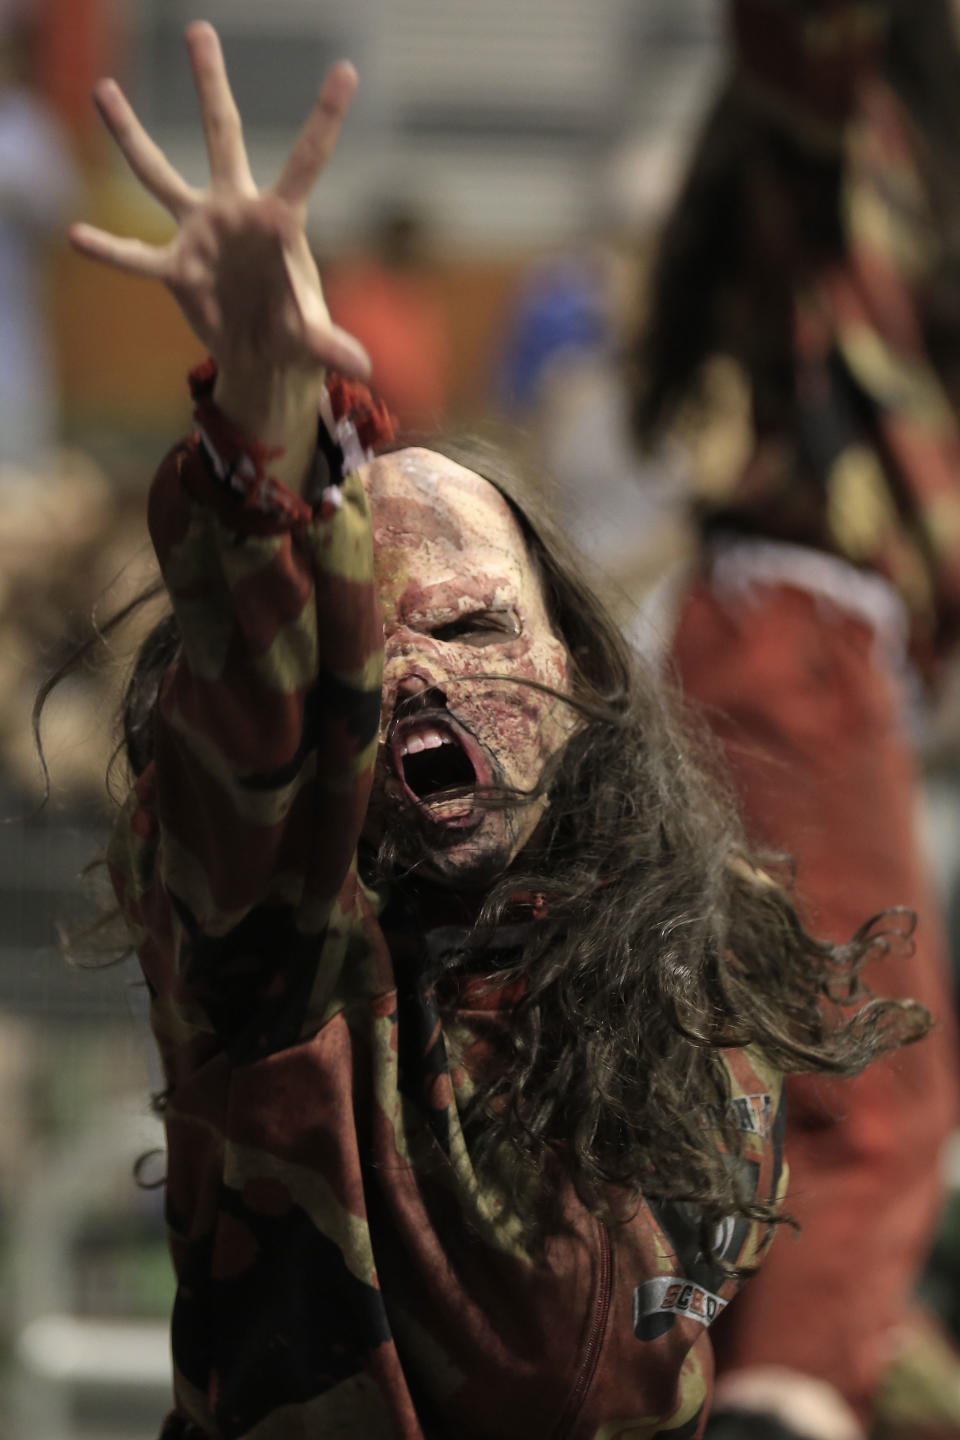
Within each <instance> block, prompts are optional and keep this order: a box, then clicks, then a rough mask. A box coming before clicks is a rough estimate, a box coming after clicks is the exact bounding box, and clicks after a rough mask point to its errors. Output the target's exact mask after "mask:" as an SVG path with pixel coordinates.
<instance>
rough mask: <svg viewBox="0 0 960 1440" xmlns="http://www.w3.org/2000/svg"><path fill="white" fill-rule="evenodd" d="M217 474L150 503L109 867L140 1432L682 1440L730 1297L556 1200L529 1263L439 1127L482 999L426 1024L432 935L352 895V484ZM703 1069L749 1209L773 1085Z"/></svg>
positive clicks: (671, 1218) (357, 569)
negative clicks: (158, 1176)
mask: <svg viewBox="0 0 960 1440" xmlns="http://www.w3.org/2000/svg"><path fill="white" fill-rule="evenodd" d="M207 440H209V435H207ZM223 444H224V440H223V434H222V426H221V432H220V434H219V435H218V445H219V446H220V450H221V453H220V460H219V463H218V464H216V465H214V464H213V463H212V462H211V458H210V452H209V449H208V448H207V445H206V444H205V441H204V439H203V438H201V436H198V435H195V436H193V437H192V438H191V439H189V440H188V441H186V442H185V443H184V444H182V445H181V446H179V447H178V448H177V449H176V450H175V451H174V452H173V453H172V454H171V455H170V456H169V457H168V458H167V460H166V461H165V462H164V464H163V465H162V467H161V469H160V471H159V474H158V476H157V478H156V481H155V483H154V487H153V491H152V495H151V500H150V513H149V518H150V528H151V534H152V537H153V541H154V544H155V547H156V550H157V554H158V557H159V560H160V564H161V567H162V570H163V574H164V577H165V579H166V583H167V586H168V588H169V592H170V596H171V600H172V602H173V605H174V608H175V610H176V613H177V616H178V618H179V621H180V624H181V626H182V629H183V637H184V649H183V656H182V659H181V660H180V661H179V662H178V663H177V664H176V665H175V666H173V667H172V668H171V670H170V671H169V672H168V674H167V676H166V677H165V681H164V684H163V687H162V690H161V695H160V700H159V707H158V714H157V717H156V755H155V761H154V763H152V764H151V766H150V768H149V769H148V770H147V771H146V772H145V773H144V775H143V776H142V777H141V779H140V780H139V782H138V784H137V785H136V788H135V790H134V792H133V793H132V794H131V795H130V797H129V801H128V803H127V805H126V808H125V810H124V812H123V815H122V818H121V820H120V822H119V824H118V826H117V828H116V833H115V835H114V837H113V841H112V846H111V851H110V863H111V867H112V874H113V878H114V882H115V885H116V889H117V893H118V896H119V898H120V902H121V905H122V907H123V910H124V912H125V914H126V916H127V918H128V921H129V924H130V926H131V929H132V931H133V933H134V936H135V938H136V943H137V946H138V950H139V954H140V959H141V963H142V967H143V971H144V974H145V976H146V979H147V982H148V984H149V987H150V994H151V998H152V1011H153V1027H154V1032H155V1035H156V1039H157V1043H158V1045H159V1047H160V1051H161V1054H162V1058H163V1063H164V1067H165V1071H166V1076H167V1079H168V1085H169V1089H168V1095H167V1099H166V1106H165V1118H166V1127H167V1136H168V1149H169V1172H168V1182H167V1192H166V1215H167V1222H168V1226H169V1234H170V1245H171V1250H172V1254H173V1259H174V1263H175V1267H176V1272H177V1277H178V1282H179V1283H178V1292H177V1298H176V1304H175V1309H174V1314H173V1359H174V1368H175V1375H174V1384H175V1410H174V1412H173V1414H172V1415H171V1416H170V1417H169V1419H168V1421H167V1424H166V1428H165V1429H164V1432H163V1434H164V1436H165V1437H166V1440H196V1437H200V1436H209V1437H213V1436H216V1437H220V1440H240V1437H245V1440H281V1437H282V1440H291V1437H293V1436H303V1437H344V1440H345V1437H351V1440H357V1437H363V1440H380V1437H383V1440H387V1437H391V1440H441V1437H450V1440H452V1437H454V1436H456V1437H457V1440H472V1437H475V1440H490V1437H493V1436H497V1437H502V1440H530V1437H533V1436H537V1437H556V1440H626V1437H634V1440H640V1437H652V1436H654V1435H659V1434H662V1435H669V1436H672V1437H677V1440H679V1437H683V1436H695V1435H699V1434H700V1433H701V1430H702V1426H703V1423H704V1420H705V1406H706V1403H707V1397H708V1395H709V1390H710V1384H711V1375H712V1357H711V1347H710V1340H709V1332H708V1326H709V1322H710V1320H711V1319H712V1318H713V1316H714V1315H715V1314H716V1313H718V1312H719V1310H720V1309H721V1308H722V1307H723V1305H724V1304H725V1303H726V1302H727V1301H728V1300H729V1299H730V1297H731V1295H732V1294H733V1293H734V1291H735V1290H736V1288H737V1282H736V1281H735V1280H733V1279H731V1278H730V1277H729V1275H728V1274H727V1273H726V1272H725V1271H724V1270H723V1268H722V1267H721V1266H720V1265H718V1264H717V1262H716V1261H714V1260H710V1261H707V1260H705V1259H704V1258H703V1256H702V1255H701V1254H700V1253H699V1249H698V1246H697V1243H696V1224H695V1216H694V1215H693V1214H692V1213H690V1212H688V1211H686V1210H685V1209H684V1207H682V1206H666V1205H657V1204H654V1203H652V1202H651V1203H650V1204H641V1206H640V1207H639V1210H638V1212H637V1213H636V1215H635V1217H634V1218H633V1219H632V1221H631V1222H630V1223H628V1224H626V1225H624V1226H623V1227H621V1228H618V1229H616V1230H612V1231H608V1230H607V1229H606V1228H605V1227H604V1226H603V1225H602V1224H600V1223H599V1222H598V1221H597V1220H596V1219H595V1218H593V1217H592V1216H591V1215H589V1214H588V1213H587V1212H586V1211H585V1210H584V1209H583V1208H582V1207H581V1206H580V1205H579V1204H578V1203H577V1202H576V1201H575V1200H574V1198H573V1196H572V1194H571V1196H570V1198H569V1202H568V1204H567V1206H566V1219H567V1221H568V1223H567V1224H566V1225H565V1226H563V1227H558V1232H559V1233H557V1234H556V1235H555V1236H554V1237H553V1238H551V1239H550V1240H549V1241H548V1244H547V1252H546V1256H545V1257H542V1256H541V1257H539V1258H537V1257H535V1256H534V1255H533V1254H532V1253H531V1247H530V1246H529V1245H528V1243H527V1241H526V1238H525V1233H524V1229H523V1227H522V1226H521V1224H520V1223H519V1221H518V1220H517V1218H516V1216H515V1215H514V1214H513V1213H512V1212H511V1210H510V1208H509V1206H508V1205H506V1204H505V1202H504V1198H503V1196H502V1195H501V1194H499V1193H497V1191H496V1189H495V1187H492V1186H491V1185H490V1184H484V1183H482V1182H481V1180H480V1179H479V1178H478V1176H477V1174H476V1173H475V1170H474V1167H473V1164H472V1161H471V1154H470V1148H469V1145H468V1143H467V1140H466V1138H465V1135H464V1130H463V1127H462V1125H461V1119H460V1117H461V1114H462V1109H463V1106H464V1104H465V1102H466V1100H467V1099H468V1098H469V1096H470V1094H471V1084H472V1082H471V1056H475V1055H476V1053H477V1047H480V1049H481V1050H483V1052H484V1053H485V1054H489V1050H490V1046H491V1044H495V1041H496V1032H497V1030H498V1028H499V1027H502V1026H503V1025H506V1024H509V1003H510V1002H509V997H506V996H502V995H501V996H496V995H491V994H490V993H488V992H485V991H484V990H483V987H482V986H478V985H477V983H476V975H475V973H474V978H473V979H472V980H468V979H465V980H464V984H463V993H462V996H461V1004H460V1006H459V1008H458V1009H457V1010H456V1014H455V1018H454V1020H453V1021H447V1022H446V1023H442V1022H441V1018H440V1015H439V1013H438V1011H437V1008H436V1006H435V1003H434V1001H433V999H432V997H431V996H430V995H429V994H426V995H425V994H423V993H422V991H421V989H420V988H419V987H418V985H417V981H416V974H417V969H418V963H420V962H422V958H423V956H424V955H425V954H426V953H428V951H429V949H430V947H431V945H432V944H435V943H436V936H433V935H431V933H430V931H429V929H428V928H426V927H424V926H423V925H422V924H420V922H418V921H417V920H416V918H415V917H411V915H410V914H409V913H408V911H407V909H406V908H405V905H404V903H403V897H402V896H395V895H391V896H385V895H378V894H375V893H372V892H371V891H370V890H369V889H368V888H366V887H365V885H364V884H363V883H362V882H361V880H360V878H359V877H358V872H357V857H356V850H357V844H358V839H359V836H360V831H361V826H362V824H363V820H364V810H365V805H366V802H367V796H368V792H369V787H370V782H371V770H372V766H373V762H374V755H375V746H376V734H377V720H378V705H379V683H380V644H381V629H380V621H379V617H378V610H377V600H376V595H375V592H374V587H373V580H372V576H373V569H372V546H371V540H370V526H369V515H368V508H367V501H366V498H365V495H364V491H363V487H362V485H361V483H360V480H359V478H358V476H357V475H356V474H355V473H354V474H352V475H350V476H348V478H347V479H346V481H345V483H344V485H343V489H342V495H340V494H339V493H338V496H337V497H333V498H332V499H331V497H330V492H329V490H328V491H327V492H325V493H326V494H327V501H325V503H324V504H323V505H322V506H321V507H320V508H319V510H318V511H317V512H314V511H312V510H311V508H310V506H308V505H307V504H306V503H305V502H304V501H302V500H300V499H299V498H298V497H296V496H293V495H290V494H289V493H288V492H283V493H282V494H281V493H279V491H278V487H276V486H275V485H274V484H273V482H269V481H268V478H267V477H266V476H265V474H264V461H263V457H262V456H256V455H254V456H253V457H252V458H251V455H250V454H249V452H248V453H247V454H246V455H244V453H243V451H242V445H241V441H240V439H239V437H236V453H235V454H234V455H233V456H232V457H231V456H228V457H227V460H226V462H224V457H223V454H222V447H223ZM527 923H529V924H534V923H536V920H535V918H531V919H530V920H529V921H528V922H527ZM506 938H507V940H508V941H509V937H506ZM729 1070H730V1088H731V1095H732V1096H733V1097H734V1105H735V1112H734V1113H735V1115H736V1117H737V1121H738V1123H739V1126H740V1128H741V1130H742V1131H743V1138H744V1148H743V1156H742V1159H741V1160H740V1161H739V1162H738V1163H739V1164H740V1167H741V1171H742V1176H743V1184H744V1187H745V1189H746V1191H747V1193H748V1194H750V1195H759V1196H762V1197H763V1198H764V1199H766V1198H768V1197H770V1196H772V1195H774V1194H775V1193H777V1192H778V1191H779V1190H780V1189H781V1188H782V1181H783V1175H782V1166H781V1147H780V1135H781V1131H782V1121H783V1114H782V1108H781V1104H780V1092H781V1086H780V1079H779V1076H778V1075H776V1074H774V1073H772V1072H771V1070H770V1069H769V1067H767V1066H766V1065H765V1064H764V1063H763V1062H762V1061H761V1060H760V1059H759V1058H758V1057H751V1056H749V1055H747V1054H744V1053H739V1052H731V1053H730V1055H729ZM705 1123H708V1121H707V1120H706V1117H705ZM766 1239H767V1232H766V1229H765V1227H763V1226H759V1225H755V1224H751V1223H747V1222H737V1223H732V1222H731V1223H730V1224H729V1225H727V1226H725V1227H722V1229H721V1233H720V1234H718V1237H717V1249H718V1252H719V1254H720V1255H722V1256H723V1257H724V1258H726V1259H727V1260H730V1261H734V1262H749V1261H750V1260H751V1259H754V1258H756V1257H757V1256H758V1255H759V1253H760V1251H761V1249H762V1247H763V1245H764V1244H765V1242H766Z"/></svg>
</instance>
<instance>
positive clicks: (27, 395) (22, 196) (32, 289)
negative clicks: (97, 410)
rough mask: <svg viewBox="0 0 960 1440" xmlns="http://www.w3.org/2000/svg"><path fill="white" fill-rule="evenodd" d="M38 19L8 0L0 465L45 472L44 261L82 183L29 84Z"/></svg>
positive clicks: (52, 389) (1, 9)
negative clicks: (40, 467) (43, 470)
mask: <svg viewBox="0 0 960 1440" xmlns="http://www.w3.org/2000/svg"><path fill="white" fill-rule="evenodd" d="M39 14H40V12H39V11H38V10H36V9H35V7H34V6H33V5H32V4H31V3H30V0H0V466H3V465H15V466H26V467H36V466H38V465H39V464H41V463H42V461H43V460H44V459H45V458H46V457H47V455H48V452H49V451H50V449H51V448H52V447H53V446H54V445H55V444H56V441H57V438H58V431H59V412H58V401H57V380H56V376H55V374H54V369H53V359H52V356H51V353H50V343H49V336H48V327H49V321H48V307H47V297H46V294H45V281H46V271H45V263H46V260H47V258H48V254H49V250H50V246H51V244H52V243H53V241H54V240H55V239H56V238H58V236H59V235H60V233H61V231H62V227H63V225H64V223H65V221H66V218H67V214H68V212H69V211H70V209H71V208H72V207H73V205H74V203H75V201H76V198H77V189H78V177H77V173H76V170H75V168H74V165H73V161H72V158H71V155H70V151H69V148H68V146H67V142H66V139H65V137H64V135H63V133H62V132H61V130H60V128H59V125H58V122H57V120H56V118H55V116H54V114H53V112H52V110H51V109H50V108H49V107H48V106H47V105H46V104H45V102H44V101H43V100H42V99H41V97H40V96H39V95H38V94H37V93H35V91H34V89H33V87H32V85H31V83H30V69H31V49H32V43H33V39H34V35H35V28H34V27H35V26H36V25H37V24H39ZM2 484H3V481H2V471H0V488H2Z"/></svg>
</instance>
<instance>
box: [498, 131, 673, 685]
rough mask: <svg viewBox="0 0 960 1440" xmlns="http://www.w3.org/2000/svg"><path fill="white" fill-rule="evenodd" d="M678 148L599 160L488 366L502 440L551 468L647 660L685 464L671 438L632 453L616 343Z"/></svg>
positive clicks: (581, 541)
mask: <svg viewBox="0 0 960 1440" xmlns="http://www.w3.org/2000/svg"><path fill="white" fill-rule="evenodd" d="M681 151H682V141H681V140H679V139H678V137H676V136H671V137H670V139H669V140H667V139H660V140H658V141H654V142H652V143H651V142H650V141H645V142H644V143H642V144H632V145H624V146H622V147H620V148H619V149H618V150H617V151H615V152H614V154H613V156H612V157H611V159H610V160H609V161H608V163H607V164H606V165H604V166H603V167H601V169H600V171H599V174H598V175H597V176H594V177H593V179H592V181H591V183H590V188H589V192H588V195H587V198H586V199H585V208H587V209H589V211H590V214H591V223H590V229H589V232H588V233H586V234H584V236H583V237H582V239H580V240H579V241H578V242H577V243H573V244H570V245H567V246H566V247H564V248H563V249H562V250H559V251H556V252H553V253H551V254H548V255H546V256H545V257H543V258H540V259H538V260H537V261H536V262H535V263H534V264H533V265H532V266H531V267H530V268H528V269H527V270H526V272H525V273H524V275H523V276H522V278H521V281H520V284H519V286H518V287H517V290H516V292H515V294H514V296H513V299H512V303H511V306H510V309H509V312H508V315H507V320H506V325H505V327H504V334H503V338H502V343H501V351H500V358H499V366H498V375H497V398H498V403H499V409H500V411H501V412H502V414H503V416H504V417H505V418H506V419H507V420H508V421H509V423H510V425H511V427H513V431H512V432H508V435H509V439H510V443H513V444H515V443H517V441H516V435H517V433H519V435H520V436H521V437H522V439H521V442H520V443H521V446H522V449H523V451H524V458H525V459H526V460H527V461H528V463H529V465H530V468H531V470H532V471H533V472H538V471H542V472H543V473H545V474H546V475H549V477H550V488H551V496H552V499H553V503H554V504H555V505H556V507H557V513H558V516H559V517H560V518H561V519H562V520H563V522H564V523H565V524H566V526H567V527H568V529H569V531H570V533H571V534H573V535H576V537H577V544H578V546H579V547H580V549H581V550H582V551H583V553H584V554H585V555H586V556H587V557H589V559H590V560H591V561H592V562H593V563H594V564H595V566H596V568H597V575H598V577H601V576H602V582H601V583H602V584H603V586H604V598H605V600H606V602H607V603H608V604H609V605H610V606H611V608H613V610H614V613H615V614H616V616H617V618H618V620H619V621H620V623H621V625H622V627H623V629H624V631H625V633H626V634H627V635H628V637H629V639H630V640H631V641H632V642H633V644H634V645H635V646H636V648H637V649H638V650H639V651H640V652H641V653H643V654H645V655H649V656H651V658H652V657H653V656H655V655H656V653H657V645H658V640H659V636H658V626H657V612H658V610H659V608H660V603H661V601H663V602H665V601H666V600H667V598H668V596H669V586H665V587H664V589H663V592H662V593H661V590H660V587H659V586H658V583H657V582H658V581H659V580H660V578H661V576H663V575H664V574H665V573H669V572H670V571H671V570H672V568H673V567H675V566H676V565H677V564H678V563H679V562H681V561H682V560H683V559H686V558H689V551H690V528H691V527H690V525H689V520H688V516H687V503H686V502H687V487H686V476H687V468H686V464H685V457H684V454H683V451H682V447H680V446H661V447H660V448H659V449H658V451H657V453H656V454H641V453H640V452H639V451H638V449H637V445H636V440H635V436H634V434H633V428H632V425H631V401H632V396H631V389H630V385H629V383H628V377H627V376H626V375H625V373H624V366H623V350H624V347H625V345H626V344H627V342H628V340H629V338H630V337H632V335H633V334H634V333H635V330H636V327H637V322H638V314H639V307H640V303H641V296H642V293H643V288H644V287H643V284H642V279H643V276H642V273H638V271H639V272H642V271H643V270H644V262H645V260H646V259H648V257H649V254H650V253H652V251H653V247H654V236H655V233H656V222H657V221H658V220H662V217H663V214H664V211H665V209H666V205H667V203H668V187H669V190H670V193H672V191H673V189H674V188H675V177H676V173H677V167H678V164H679V154H680V153H681ZM638 243H639V247H640V257H641V258H640V264H639V266H638V263H637V250H638ZM598 496H602V497H603V503H602V504H598V503H597V497H598Z"/></svg>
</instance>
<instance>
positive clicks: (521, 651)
mask: <svg viewBox="0 0 960 1440" xmlns="http://www.w3.org/2000/svg"><path fill="white" fill-rule="evenodd" d="M365 483H366V487H367V493H368V495H369V497H370V503H371V509H372V513H373V537H374V550H375V556H376V567H377V581H378V587H379V591H380V599H381V605H382V608H383V623H384V643H385V674H384V690H383V718H382V722H381V732H380V754H379V759H378V763H377V771H376V779H375V783H374V795H373V799H372V802H371V808H370V814H369V818H368V825H367V837H368V839H370V840H371V841H373V842H374V843H379V841H380V840H381V839H382V837H383V835H384V834H385V833H387V832H389V833H394V832H395V831H396V833H405V832H410V833H411V834H412V835H413V836H414V837H415V849H416V851H417V852H418V853H417V854H416V856H414V855H412V854H408V851H409V848H410V847H409V846H405V847H404V855H405V858H407V859H409V860H411V861H414V860H415V861H416V862H418V863H419V864H420V865H421V866H422V868H423V871H424V873H428V874H429V875H430V876H431V877H432V878H434V879H443V880H448V881H450V882H451V883H455V884H457V885H460V886H465V887H471V886H472V887H476V886H479V885H483V884H485V883H488V882H489V881H490V880H491V879H492V878H494V877H495V876H496V875H497V874H499V873H501V872H502V871H503V870H504V869H506V867H507V866H508V865H509V864H510V862H511V861H512V860H513V859H514V858H515V856H516V855H517V854H518V853H519V851H520V850H521V849H522V848H523V846H524V845H525V844H526V843H527V841H528V840H529V839H530V837H531V835H532V834H533V832H534V830H535V828H536V826H537V824H538V823H539V821H540V819H541V817H542V815H543V813H544V810H545V809H546V803H547V802H546V800H545V799H543V798H539V799H538V800H537V801H535V802H534V803H532V804H529V803H527V804H524V803H518V804H515V805H509V806H507V807H506V808H497V809H489V808H485V807H483V806H481V805H479V804H478V803H476V800H475V798H474V796H473V795H472V794H471V791H472V790H473V789H474V788H475V787H481V786H496V787H507V788H510V789H516V790H520V791H530V790H532V789H534V787H535V786H536V785H537V783H538V781H539V780H540V778H541V775H542V774H543V770H544V767H545V765H546V764H547V763H548V761H549V760H550V759H551V758H552V757H553V756H555V755H556V754H557V752H558V751H559V749H560V748H561V747H562V745H563V744H564V742H565V741H566V739H567V738H568V736H569V735H570V733H571V731H572V729H573V723H574V722H573V719H572V712H571V710H570V708H569V707H568V706H566V705H564V703H563V702H562V701H561V700H558V699H556V698H554V697H553V696H550V695H546V694H544V693H543V691H540V690H535V689H533V688H531V687H530V686H529V685H524V684H518V683H516V682H518V681H521V682H522V681H531V680H532V681H535V682H538V683H539V684H541V685H547V686H550V687H551V688H552V689H553V690H556V691H559V692H561V693H564V692H565V691H566V690H567V688H568V674H567V664H568V657H567V652H566V649H565V647H564V645H563V642H562V641H561V640H559V639H558V638H557V636H556V635H555V634H554V633H553V631H552V629H551V627H550V622H549V619H548V618H547V612H546V607H545V605H544V600H543V595H542V593H541V590H540V583H539V580H538V578H537V576H536V573H535V571H534V569H533V566H532V565H531V563H530V559H529V556H528V554H527V549H526V544H525V542H524V538H523V535H522V533H521V531H520V527H519V525H518V524H517V521H516V519H515V518H514V516H513V514H512V512H511V510H510V508H509V506H508V505H507V504H506V502H505V501H504V499H503V497H502V496H501V495H500V494H499V492H498V491H497V490H496V489H495V488H494V487H493V486H492V485H491V484H490V483H489V482H488V481H486V480H484V479H483V478H482V477H481V476H479V475H476V474H474V472H473V471H470V470H466V469H464V467H463V466H461V465H458V464H456V463H455V462H454V461H453V460H448V459H447V458H446V457H445V456H442V455H438V454H436V453H435V452H433V451H431V450H422V449H410V450H402V451H399V452H398V453H397V454H394V455H387V456H383V457H381V458H380V459H378V460H376V461H374V462H373V463H372V464H371V465H370V466H369V468H368V470H367V473H366V477H365ZM490 676H503V677H506V678H504V679H501V680H497V679H491V678H487V677H490Z"/></svg>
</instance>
